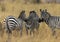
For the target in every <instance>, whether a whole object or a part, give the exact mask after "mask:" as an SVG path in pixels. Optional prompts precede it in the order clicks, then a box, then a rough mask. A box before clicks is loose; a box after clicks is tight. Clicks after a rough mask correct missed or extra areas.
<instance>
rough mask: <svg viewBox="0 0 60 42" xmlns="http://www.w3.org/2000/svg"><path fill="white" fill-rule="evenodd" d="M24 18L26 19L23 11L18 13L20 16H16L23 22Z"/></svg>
mask: <svg viewBox="0 0 60 42" xmlns="http://www.w3.org/2000/svg"><path fill="white" fill-rule="evenodd" d="M25 17H26V15H25V10H22V11H21V13H20V15H19V16H18V18H19V19H22V20H25Z"/></svg>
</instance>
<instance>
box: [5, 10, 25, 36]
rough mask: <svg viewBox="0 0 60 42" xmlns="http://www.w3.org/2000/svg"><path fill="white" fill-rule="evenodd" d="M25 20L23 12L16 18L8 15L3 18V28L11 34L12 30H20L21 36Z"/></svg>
mask: <svg viewBox="0 0 60 42" xmlns="http://www.w3.org/2000/svg"><path fill="white" fill-rule="evenodd" d="M24 19H25V11H22V12H21V13H20V15H19V16H18V18H15V17H14V16H12V15H10V16H8V17H6V18H5V28H6V31H7V32H8V33H12V30H15V29H18V30H20V34H21V35H22V30H23V21H24Z"/></svg>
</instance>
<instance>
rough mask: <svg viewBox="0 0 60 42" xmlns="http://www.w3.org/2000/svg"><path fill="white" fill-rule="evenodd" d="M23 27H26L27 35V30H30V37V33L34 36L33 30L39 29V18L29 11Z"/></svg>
mask: <svg viewBox="0 0 60 42" xmlns="http://www.w3.org/2000/svg"><path fill="white" fill-rule="evenodd" d="M40 22H41V19H40ZM25 27H26V32H27V35H28V29H30V35H31V33H33V34H34V29H36V30H37V31H38V29H39V16H38V15H37V14H36V12H35V11H30V14H29V17H28V19H27V22H26V25H25Z"/></svg>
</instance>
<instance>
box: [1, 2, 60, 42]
mask: <svg viewBox="0 0 60 42" xmlns="http://www.w3.org/2000/svg"><path fill="white" fill-rule="evenodd" d="M4 6H5V11H2V10H1V7H2V5H1V4H0V21H1V23H2V22H3V20H4V18H5V17H7V16H8V15H13V16H15V17H16V18H17V17H18V16H19V13H20V12H21V11H22V10H25V11H26V16H28V15H29V11H31V10H35V11H36V12H37V14H38V15H39V16H40V12H39V9H47V10H48V11H49V12H50V13H51V15H54V16H60V4H20V3H18V2H14V3H10V2H5V3H4ZM0 28H1V27H0ZM59 32H60V31H59V30H56V34H57V37H58V38H57V39H55V38H54V37H53V36H52V32H51V30H50V28H49V27H48V26H47V25H46V24H45V23H41V24H40V28H39V34H35V37H31V36H30V35H28V36H27V35H26V32H25V29H24V31H23V36H22V37H20V36H19V32H18V33H16V31H13V34H12V35H11V42H60V33H59ZM6 40H7V34H6V33H5V32H4V34H3V37H0V42H6Z"/></svg>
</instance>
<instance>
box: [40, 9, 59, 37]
mask: <svg viewBox="0 0 60 42" xmlns="http://www.w3.org/2000/svg"><path fill="white" fill-rule="evenodd" d="M40 12H41V18H42V19H43V20H44V21H45V23H46V24H47V25H48V26H49V27H51V29H52V32H53V36H54V35H55V34H56V31H55V29H56V28H57V29H60V17H58V16H51V15H50V13H49V12H47V9H45V10H42V9H40Z"/></svg>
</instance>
